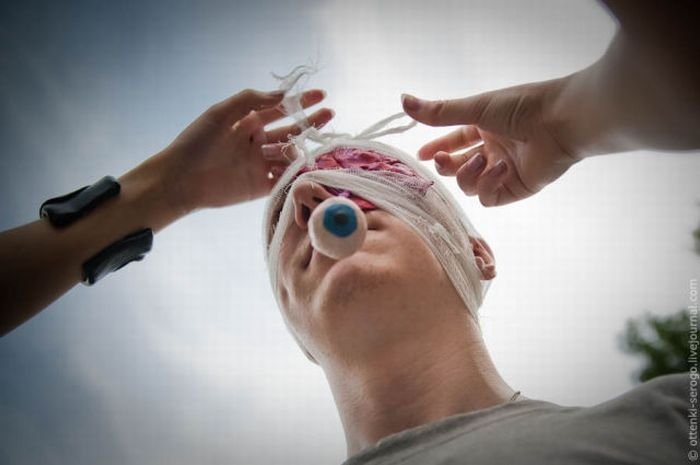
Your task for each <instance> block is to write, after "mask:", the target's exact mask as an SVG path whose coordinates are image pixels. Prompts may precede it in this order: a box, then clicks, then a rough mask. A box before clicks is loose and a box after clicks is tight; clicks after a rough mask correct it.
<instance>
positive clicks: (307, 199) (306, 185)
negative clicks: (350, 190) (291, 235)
mask: <svg viewBox="0 0 700 465" xmlns="http://www.w3.org/2000/svg"><path fill="white" fill-rule="evenodd" d="M330 197H333V195H331V193H330V192H328V191H327V190H326V188H325V187H323V186H322V185H320V184H318V183H315V182H313V181H300V183H299V184H298V185H297V186H296V187H295V189H294V193H293V195H292V199H293V201H294V222H295V223H296V224H297V225H298V226H299V227H300V228H301V229H302V230H306V229H307V228H308V226H307V225H308V223H309V218H310V217H311V213H313V211H314V209H315V208H316V207H318V205H319V204H320V203H321V202H323V201H324V200H326V199H327V198H330Z"/></svg>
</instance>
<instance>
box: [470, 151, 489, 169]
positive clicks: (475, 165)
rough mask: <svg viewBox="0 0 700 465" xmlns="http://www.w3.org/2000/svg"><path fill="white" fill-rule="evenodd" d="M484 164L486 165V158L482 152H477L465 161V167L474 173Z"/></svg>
mask: <svg viewBox="0 0 700 465" xmlns="http://www.w3.org/2000/svg"><path fill="white" fill-rule="evenodd" d="M484 165H486V159H485V158H484V156H483V155H482V154H480V153H477V154H476V155H474V156H473V157H472V158H471V160H469V161H468V162H467V169H468V170H469V171H471V172H474V173H476V172H477V171H480V170H481V169H482V168H483V167H484Z"/></svg>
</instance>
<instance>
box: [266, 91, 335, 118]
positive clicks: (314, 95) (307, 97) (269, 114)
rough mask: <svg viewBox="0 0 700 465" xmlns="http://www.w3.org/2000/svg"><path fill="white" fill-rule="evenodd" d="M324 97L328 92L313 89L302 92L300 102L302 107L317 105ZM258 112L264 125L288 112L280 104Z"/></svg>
mask: <svg viewBox="0 0 700 465" xmlns="http://www.w3.org/2000/svg"><path fill="white" fill-rule="evenodd" d="M324 98H326V93H325V92H324V91H323V90H321V89H312V90H309V91H306V92H304V93H303V94H301V97H300V98H299V103H300V104H301V107H302V108H309V107H310V106H313V105H316V104H317V103H319V102H321V101H322V100H323V99H324ZM257 113H258V117H259V118H260V121H262V124H263V125H267V124H270V123H272V122H275V121H277V120H278V119H281V118H284V117H285V116H287V115H286V113H284V111H283V109H282V108H280V107H279V105H278V106H277V107H275V108H268V109H265V110H260V111H259V112H257Z"/></svg>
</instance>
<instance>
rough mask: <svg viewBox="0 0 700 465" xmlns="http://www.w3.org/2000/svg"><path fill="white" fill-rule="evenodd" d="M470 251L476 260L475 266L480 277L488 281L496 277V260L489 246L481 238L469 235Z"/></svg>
mask: <svg viewBox="0 0 700 465" xmlns="http://www.w3.org/2000/svg"><path fill="white" fill-rule="evenodd" d="M469 242H470V243H471V245H472V252H473V253H474V259H475V260H476V267H477V268H478V269H479V272H480V273H481V279H482V280H484V281H489V280H491V279H493V278H495V277H496V260H495V259H494V256H493V252H492V251H491V247H489V245H488V244H487V243H486V241H485V240H483V239H481V238H474V237H470V238H469Z"/></svg>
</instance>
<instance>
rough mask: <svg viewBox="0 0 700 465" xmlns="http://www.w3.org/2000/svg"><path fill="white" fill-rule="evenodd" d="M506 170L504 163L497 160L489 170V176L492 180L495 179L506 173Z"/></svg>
mask: <svg viewBox="0 0 700 465" xmlns="http://www.w3.org/2000/svg"><path fill="white" fill-rule="evenodd" d="M506 168H507V165H506V162H504V161H503V160H499V161H498V163H496V164H495V165H494V167H493V168H492V169H491V172H490V173H489V176H491V177H492V178H497V177H499V176H500V175H502V174H503V173H505V172H506Z"/></svg>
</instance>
